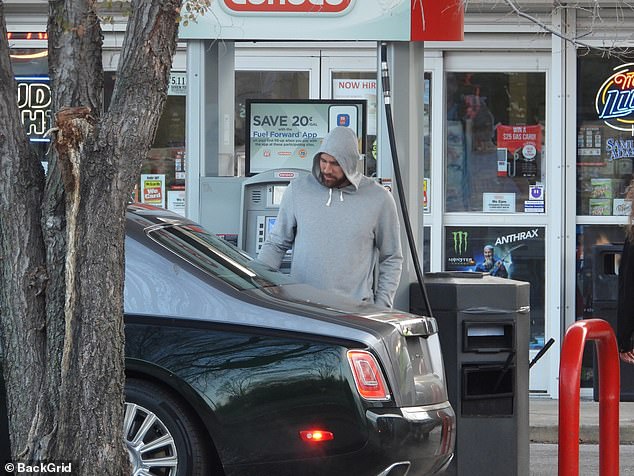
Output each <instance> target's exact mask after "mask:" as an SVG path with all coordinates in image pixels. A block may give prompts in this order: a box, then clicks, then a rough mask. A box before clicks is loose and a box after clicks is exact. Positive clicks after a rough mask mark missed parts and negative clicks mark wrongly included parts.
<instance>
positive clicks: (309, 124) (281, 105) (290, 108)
mask: <svg viewBox="0 0 634 476" xmlns="http://www.w3.org/2000/svg"><path fill="white" fill-rule="evenodd" d="M366 103H367V101H366V100H365V99H330V100H321V99H319V100H317V99H315V100H304V101H296V100H265V99H261V100H255V99H249V100H247V103H246V105H247V111H246V114H247V129H246V134H247V138H246V141H245V142H246V143H245V146H246V147H245V148H246V150H245V152H246V161H245V168H246V174H247V175H253V174H256V173H260V172H264V171H267V170H271V169H277V168H296V169H304V170H310V169H311V168H312V165H313V156H314V155H315V153H316V152H317V150H318V149H319V146H320V145H321V141H322V140H323V138H324V137H325V136H326V134H328V132H329V131H330V130H331V129H333V128H334V127H337V126H345V127H350V128H351V129H352V130H353V131H355V133H356V134H357V137H359V139H360V144H359V148H360V150H365V145H366V144H365V140H366V139H365V138H366Z"/></svg>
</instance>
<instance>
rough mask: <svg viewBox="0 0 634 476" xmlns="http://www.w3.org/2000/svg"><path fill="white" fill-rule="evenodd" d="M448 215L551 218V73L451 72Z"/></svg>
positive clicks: (447, 140) (446, 150)
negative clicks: (548, 176)
mask: <svg viewBox="0 0 634 476" xmlns="http://www.w3.org/2000/svg"><path fill="white" fill-rule="evenodd" d="M446 85H447V109H446V112H447V117H446V120H447V123H446V145H445V156H446V160H445V166H446V178H445V180H446V190H445V197H446V198H445V209H446V211H447V212H465V211H476V212H498V213H514V212H518V213H522V212H524V213H544V212H545V201H544V196H545V193H544V184H545V167H544V164H545V160H546V159H545V152H546V151H545V149H544V140H545V131H546V129H545V126H546V124H545V122H546V121H545V114H546V75H545V73H447V76H446Z"/></svg>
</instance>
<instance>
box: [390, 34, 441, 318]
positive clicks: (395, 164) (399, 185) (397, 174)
mask: <svg viewBox="0 0 634 476" xmlns="http://www.w3.org/2000/svg"><path fill="white" fill-rule="evenodd" d="M381 86H382V88H383V102H384V104H385V118H386V119H387V133H388V138H389V142H390V152H391V154H392V168H393V169H394V179H395V180H396V189H397V191H398V193H397V195H398V199H399V203H400V205H401V213H402V215H403V224H404V225H405V234H406V235H407V242H408V244H409V249H410V252H411V255H412V260H413V262H414V270H415V271H416V280H417V281H418V286H419V288H420V293H421V296H422V298H423V301H424V303H425V309H426V310H427V314H426V315H427V316H429V317H433V315H432V310H431V306H430V304H429V296H428V294H427V289H426V288H425V282H424V280H423V273H422V271H421V269H420V262H419V260H418V252H417V250H416V241H415V240H414V234H413V233H412V225H411V223H410V220H409V212H408V210H407V201H406V200H405V194H404V193H405V192H404V190H403V179H402V178H401V168H400V166H399V161H398V152H397V149H396V137H395V135H394V120H393V118H392V99H391V92H390V72H389V69H388V65H387V43H381Z"/></svg>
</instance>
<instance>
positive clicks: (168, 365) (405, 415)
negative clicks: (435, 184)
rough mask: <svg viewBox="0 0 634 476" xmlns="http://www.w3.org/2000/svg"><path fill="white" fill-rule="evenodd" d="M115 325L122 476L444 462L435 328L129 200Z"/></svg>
mask: <svg viewBox="0 0 634 476" xmlns="http://www.w3.org/2000/svg"><path fill="white" fill-rule="evenodd" d="M125 322H126V348H125V349H126V369H127V381H126V414H125V421H124V431H125V438H126V441H127V444H128V449H129V453H130V459H131V461H132V464H133V468H134V474H135V475H157V476H158V475H160V476H173V475H178V476H181V475H208V474H212V475H223V474H224V475H276V476H277V475H293V476H295V475H298V474H302V475H309V474H314V475H325V474H328V475H338V474H341V475H349V474H355V475H404V474H406V473H407V474H408V475H410V476H413V475H422V474H435V473H437V472H440V471H442V470H443V469H444V468H445V467H446V466H447V465H448V463H449V462H450V460H451V458H452V456H453V449H454V437H455V417H454V412H453V410H452V408H451V406H450V404H449V403H448V401H447V391H446V385H445V380H444V369H443V362H442V356H441V352H440V344H439V339H438V334H437V326H436V321H435V320H434V319H433V318H428V317H420V316H416V315H413V314H408V313H402V312H392V311H385V310H381V309H378V308H375V307H371V306H363V307H360V306H358V305H356V304H352V303H350V302H347V301H346V300H344V299H341V298H337V297H335V296H333V295H332V294H326V293H323V292H321V291H318V290H316V289H314V288H311V287H309V286H306V285H302V284H296V283H292V282H290V280H289V278H288V277H287V276H286V275H283V274H280V273H277V272H273V271H270V270H268V269H265V268H262V267H259V266H258V265H257V263H256V262H254V261H252V260H251V258H249V257H248V256H247V255H246V254H244V253H243V252H242V251H240V250H238V249H237V248H235V247H233V246H231V245H230V244H228V243H226V242H224V241H223V240H220V239H218V238H217V237H215V236H214V235H212V234H210V233H208V232H206V231H205V230H204V229H202V228H201V227H200V226H198V225H196V224H195V223H193V222H191V221H189V220H186V219H184V218H182V217H181V216H179V215H176V214H173V213H170V212H167V211H165V210H160V209H155V208H149V207H146V206H141V205H131V206H130V207H129V209H128V216H127V239H126V282H125ZM0 390H2V389H0ZM0 397H3V395H0ZM0 403H1V404H2V405H1V407H0V413H1V414H0V431H1V432H3V433H4V434H2V435H0V438H6V415H5V414H4V413H5V410H4V401H1V402H0ZM3 425H4V426H3ZM7 441H8V440H7ZM7 446H8V445H2V444H1V442H0V457H2V458H0V461H2V460H8V459H9V454H8V450H7V449H6V447H7ZM3 447H4V448H3ZM3 449H4V451H5V454H2V451H3Z"/></svg>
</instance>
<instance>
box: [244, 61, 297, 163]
mask: <svg viewBox="0 0 634 476" xmlns="http://www.w3.org/2000/svg"><path fill="white" fill-rule="evenodd" d="M308 88H309V73H308V71H236V74H235V90H236V92H235V94H236V101H235V126H236V127H235V137H234V141H235V142H234V144H235V154H236V159H237V160H236V164H237V167H238V170H237V175H243V174H244V166H245V165H244V164H245V141H246V112H247V99H308V98H309V93H308V91H309V89H308Z"/></svg>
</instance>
